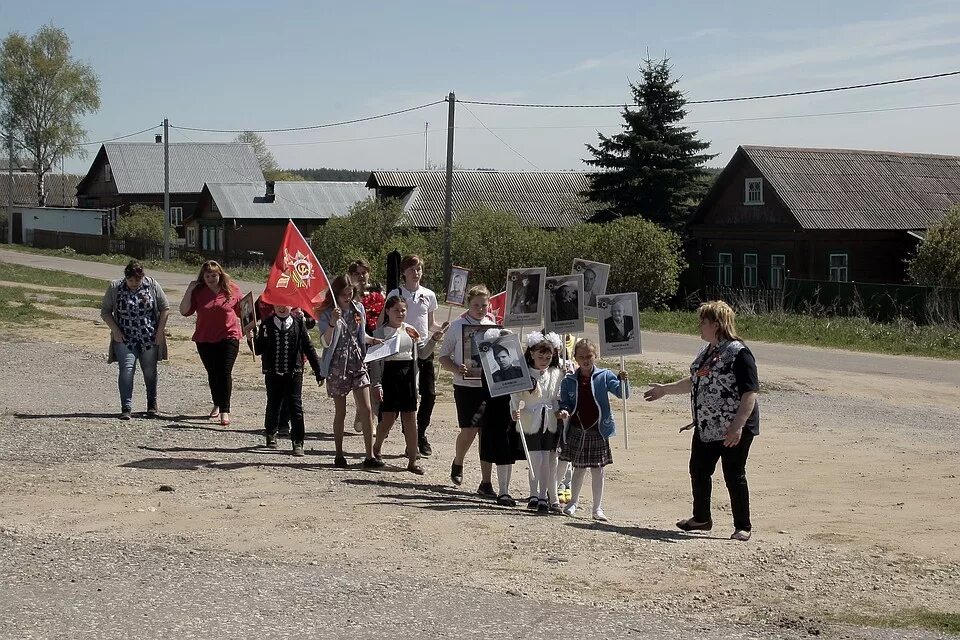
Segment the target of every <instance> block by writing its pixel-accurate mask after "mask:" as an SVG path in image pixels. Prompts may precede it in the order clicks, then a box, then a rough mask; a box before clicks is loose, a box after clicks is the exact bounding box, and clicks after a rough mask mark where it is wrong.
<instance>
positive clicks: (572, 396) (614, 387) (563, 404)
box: [560, 367, 630, 438]
mask: <svg viewBox="0 0 960 640" xmlns="http://www.w3.org/2000/svg"><path fill="white" fill-rule="evenodd" d="M578 375H580V370H579V369H577V370H576V371H574V372H573V373H568V374H567V375H566V376H565V377H564V379H563V381H562V382H561V383H560V410H561V411H567V412H569V413H570V414H571V415H572V414H573V413H574V412H575V411H576V410H577V376H578ZM590 377H591V382H592V383H593V399H594V401H595V402H596V403H597V408H598V409H599V410H600V426H599V428H600V435H602V436H603V437H604V438H610V437H613V435H614V434H616V432H617V426H616V425H615V424H614V422H613V413H612V412H611V411H610V399H609V397H608V396H607V394H608V393H612V394H613V395H615V396H617V397H618V398H629V397H630V385H629V383H627V384H624V383H622V382H621V381H620V378H618V377H617V374H615V373H614V372H613V371H610V370H609V369H601V368H600V367H594V368H593V375H591V376H590Z"/></svg>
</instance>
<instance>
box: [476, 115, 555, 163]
mask: <svg viewBox="0 0 960 640" xmlns="http://www.w3.org/2000/svg"><path fill="white" fill-rule="evenodd" d="M463 108H464V109H465V110H466V111H467V113H469V114H470V115H471V116H473V119H474V120H476V121H477V122H479V123H480V126H481V127H483V128H484V129H486V130H487V131H489V132H490V135H492V136H493V137H494V138H496V139H497V140H499V141H500V142H502V143H503V146H505V147H506V148H507V149H510V151H513V152H514V153H515V154H517V155H518V156H520V157H521V158H523V160H524V161H525V162H526V163H527V164H529V165H530V166H531V167H533V168H534V169H536V170H537V171H540V167H538V166H537V165H535V164H533V163H532V162H530V160H529V159H528V158H527V156H525V155H523V154H522V153H520V152H519V151H517V150H516V149H514V148H513V147H511V146H510V144H509V143H508V142H507V141H506V140H504V139H503V138H501V137H500V136H498V135H497V134H496V133H494V132H493V130H492V129H491V128H490V127H488V126H487V125H485V124H483V121H482V120H480V118H478V117H477V115H476V114H475V113H474V112H473V111H471V110H470V108H469V107H467V105H463Z"/></svg>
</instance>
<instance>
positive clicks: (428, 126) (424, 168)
mask: <svg viewBox="0 0 960 640" xmlns="http://www.w3.org/2000/svg"><path fill="white" fill-rule="evenodd" d="M429 129H430V123H429V122H424V123H423V170H424V171H426V170H427V133H428V132H429Z"/></svg>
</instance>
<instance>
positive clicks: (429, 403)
mask: <svg viewBox="0 0 960 640" xmlns="http://www.w3.org/2000/svg"><path fill="white" fill-rule="evenodd" d="M417 375H418V376H420V379H419V385H420V406H419V407H417V433H418V434H419V435H420V437H423V435H424V434H425V433H426V432H427V427H429V426H430V418H431V417H432V416H433V405H435V404H436V403H437V370H436V369H435V368H434V366H433V354H432V353H431V354H430V357H429V358H423V359H418V360H417Z"/></svg>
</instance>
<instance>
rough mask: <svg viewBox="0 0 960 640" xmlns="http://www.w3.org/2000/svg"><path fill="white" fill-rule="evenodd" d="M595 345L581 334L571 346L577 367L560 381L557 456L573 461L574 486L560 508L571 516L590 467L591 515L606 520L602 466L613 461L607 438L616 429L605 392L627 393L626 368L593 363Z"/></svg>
mask: <svg viewBox="0 0 960 640" xmlns="http://www.w3.org/2000/svg"><path fill="white" fill-rule="evenodd" d="M597 352H598V349H597V345H596V343H594V342H593V341H592V340H588V339H587V338H581V339H580V340H577V344H576V345H575V346H574V348H573V358H574V360H576V361H577V364H578V365H579V367H578V368H577V370H576V371H574V372H573V373H568V374H567V375H566V377H565V378H564V379H563V381H562V382H561V383H560V413H559V415H558V417H560V418H562V419H567V418H569V423H568V424H567V429H566V437H565V438H564V443H563V447H562V449H561V451H560V460H564V461H568V462H572V463H573V487H572V492H571V493H572V495H571V498H570V502H569V503H568V504H567V506H566V508H564V510H563V512H564V513H565V514H566V515H568V516H572V515H574V514H575V513H576V512H577V503H578V502H579V500H580V489H581V488H583V478H584V476H585V475H586V473H587V469H590V470H591V471H590V476H591V480H592V482H593V519H594V520H598V521H600V522H606V521H607V517H606V516H605V515H604V513H603V477H604V472H603V468H604V467H605V466H607V465H608V464H613V454H612V453H611V451H610V438H611V437H612V436H613V435H614V434H615V433H616V425H614V423H613V414H612V413H611V412H610V400H609V398H608V397H607V394H608V393H612V394H613V395H615V396H617V397H618V398H625V397H628V396H629V385H628V384H627V372H626V371H620V372H619V373H616V374H615V373H613V372H612V371H610V370H609V369H601V368H599V367H597V366H595V363H596V360H597Z"/></svg>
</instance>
